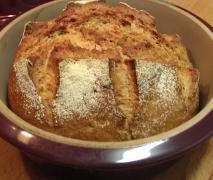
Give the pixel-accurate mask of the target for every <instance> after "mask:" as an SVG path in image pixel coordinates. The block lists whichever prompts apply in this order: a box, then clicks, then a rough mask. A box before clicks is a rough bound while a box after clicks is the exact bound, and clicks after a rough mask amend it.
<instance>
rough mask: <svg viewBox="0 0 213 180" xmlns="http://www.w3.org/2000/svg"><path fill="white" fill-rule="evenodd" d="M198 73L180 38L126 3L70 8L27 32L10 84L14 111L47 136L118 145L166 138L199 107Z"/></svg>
mask: <svg viewBox="0 0 213 180" xmlns="http://www.w3.org/2000/svg"><path fill="white" fill-rule="evenodd" d="M198 80H199V73H198V70H196V69H195V68H193V66H192V64H191V63H190V60H189V58H188V55H187V51H186V48H185V47H184V46H183V44H182V43H181V39H180V37H179V36H178V35H166V34H161V33H159V32H158V31H157V29H156V23H155V19H154V17H152V16H151V15H150V14H149V13H147V12H145V11H141V10H140V11H139V10H136V9H133V8H131V7H129V6H128V5H126V4H123V3H120V4H118V5H116V6H109V5H107V4H105V3H100V2H93V3H87V4H84V5H82V4H78V3H70V4H69V5H68V6H67V7H66V8H65V9H64V10H63V11H62V12H61V13H60V14H59V15H58V16H57V17H56V18H54V19H53V20H50V21H48V22H30V23H28V24H27V25H26V28H25V32H24V34H23V38H22V41H21V42H20V44H19V47H18V50H17V53H16V57H15V59H14V63H13V68H12V70H11V75H10V79H9V85H8V99H9V104H10V107H11V109H12V110H13V111H14V112H15V113H16V114H18V115H19V116H20V117H22V118H23V119H24V120H26V121H28V122H30V123H32V124H34V125H36V126H38V127H40V128H43V129H45V130H48V131H51V132H54V133H57V134H60V135H63V136H68V137H72V138H77V139H86V140H96V141H120V140H129V139H135V138H143V137H148V136H151V135H154V134H157V133H161V132H164V131H167V130H169V129H171V128H174V127H176V126H177V125H179V124H181V123H182V122H184V121H186V120H188V119H189V118H191V117H192V116H193V115H194V114H195V113H196V110H197V106H198Z"/></svg>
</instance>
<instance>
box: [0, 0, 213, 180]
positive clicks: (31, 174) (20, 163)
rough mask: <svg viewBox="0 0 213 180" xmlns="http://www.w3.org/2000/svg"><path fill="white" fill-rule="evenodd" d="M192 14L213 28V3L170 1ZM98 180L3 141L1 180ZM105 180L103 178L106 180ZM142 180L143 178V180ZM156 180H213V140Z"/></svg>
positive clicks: (212, 0)
mask: <svg viewBox="0 0 213 180" xmlns="http://www.w3.org/2000/svg"><path fill="white" fill-rule="evenodd" d="M168 1H169V2H171V3H174V4H177V5H179V6H181V7H184V8H185V9H188V10H190V11H192V12H193V13H194V14H196V15H198V16H200V17H201V18H202V19H204V20H205V21H207V22H208V23H209V24H211V25H212V26H213V0H202V1H201V0H168ZM79 176H81V177H83V178H85V179H95V176H96V175H94V174H91V178H90V177H88V174H86V175H85V176H84V175H82V174H81V173H80V172H77V171H71V170H60V169H59V170H58V169H57V168H55V169H51V168H49V167H43V166H40V165H37V164H35V163H34V162H31V161H30V160H29V159H27V158H26V157H25V156H23V155H22V154H21V152H20V151H19V150H18V149H16V148H15V147H13V146H12V145H10V144H8V143H7V142H5V141H4V140H2V139H0V180H34V179H35V180H37V179H38V180H46V179H51V180H52V179H57V180H58V179H72V178H75V179H78V178H77V177H79ZM102 179H103V178H102ZM140 179H141V178H140ZM146 179H152V180H167V179H172V180H213V138H211V139H209V140H208V141H206V142H203V143H202V144H200V145H199V146H197V147H196V148H194V149H192V150H191V151H189V152H187V153H186V154H185V155H184V157H182V158H181V159H180V160H178V161H177V162H176V163H174V164H173V165H171V166H170V167H169V168H168V169H166V170H164V171H162V172H160V173H159V174H157V175H155V176H154V177H152V178H146Z"/></svg>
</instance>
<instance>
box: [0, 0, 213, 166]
mask: <svg viewBox="0 0 213 180" xmlns="http://www.w3.org/2000/svg"><path fill="white" fill-rule="evenodd" d="M66 2H67V1H64V0H58V1H53V2H50V3H47V4H44V5H41V6H39V7H37V8H34V9H32V10H30V11H28V12H27V13H25V14H23V15H22V16H20V17H18V18H17V19H16V20H14V21H12V22H11V23H10V24H9V25H8V26H6V27H5V28H4V29H3V30H2V31H1V32H0V77H1V79H0V135H1V136H2V137H3V138H4V139H6V140H7V141H8V142H10V143H12V144H14V145H15V146H17V147H18V148H20V149H21V150H23V151H24V152H26V153H28V154H31V155H32V156H34V157H36V158H37V159H42V160H45V161H47V162H49V163H54V164H59V165H67V166H72V167H80V168H89V169H105V170H109V169H124V168H130V167H131V168H135V167H150V166H153V165H157V164H161V163H164V162H167V161H169V160H172V159H174V158H176V157H178V156H180V155H181V154H182V153H183V152H185V151H187V150H188V149H190V148H192V147H193V146H195V145H197V144H199V143H200V142H201V141H203V140H205V139H207V138H208V137H210V136H211V135H212V134H213V113H212V109H213V79H212V77H213V71H212V67H213V60H212V58H213V51H212V50H213V35H212V32H211V31H210V30H209V28H208V27H207V26H206V25H205V24H203V23H202V22H201V21H200V20H199V19H197V18H196V17H194V16H192V15H191V14H190V13H188V12H186V11H184V10H182V9H180V8H178V7H175V6H173V5H170V4H167V3H164V2H160V1H155V0H144V1H142V2H141V1H137V0H131V1H130V0H129V1H128V0H125V1H124V2H126V3H128V4H130V5H131V6H133V7H135V8H137V9H143V10H146V11H148V12H150V13H151V14H152V15H153V16H155V17H156V20H157V24H158V29H159V31H160V32H163V33H171V34H175V33H177V34H179V35H180V36H181V37H182V39H183V42H184V44H185V45H186V47H187V48H188V50H189V54H190V56H191V59H192V61H193V63H194V65H195V66H196V67H197V68H198V69H199V71H200V73H201V77H200V111H199V112H198V113H197V114H196V115H195V116H194V117H193V118H192V119H190V120H189V121H187V122H186V123H184V124H182V125H180V126H178V127H177V128H174V129H172V130H170V131H168V132H165V133H162V134H159V135H156V136H153V137H150V138H145V139H138V140H132V141H125V142H94V141H83V140H76V139H71V138H66V137H62V136H59V135H55V134H52V133H49V132H46V131H44V130H41V129H39V128H36V127H34V126H32V125H31V124H29V123H27V122H25V121H24V120H22V119H21V118H20V117H18V116H17V115H16V114H14V113H13V112H12V111H11V110H10V109H9V108H8V106H7V82H8V76H9V71H10V68H11V65H12V61H13V58H14V56H15V52H16V48H17V46H18V44H19V41H20V39H21V36H22V33H23V30H24V25H25V24H26V23H27V22H28V21H34V20H37V21H38V20H48V19H51V18H53V17H54V16H56V15H57V14H58V13H59V12H60V11H61V10H62V9H63V7H64V6H65V5H66ZM106 2H107V3H109V4H115V3H117V1H115V0H114V1H112V0H111V1H110V0H107V1H106Z"/></svg>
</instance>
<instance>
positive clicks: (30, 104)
mask: <svg viewBox="0 0 213 180" xmlns="http://www.w3.org/2000/svg"><path fill="white" fill-rule="evenodd" d="M29 64H31V61H30V60H29V59H24V60H21V61H19V62H17V63H16V64H14V66H13V67H14V71H15V73H16V79H17V86H18V87H19V88H20V91H21V93H22V96H25V97H26V98H25V100H26V102H25V104H23V106H24V108H25V110H26V111H25V112H26V113H28V112H29V109H35V116H36V118H37V119H38V120H40V121H41V119H42V118H43V117H44V106H43V105H42V99H41V97H40V96H39V95H38V94H37V92H36V88H35V86H34V84H33V81H32V80H31V78H30V76H29V73H28V65H29Z"/></svg>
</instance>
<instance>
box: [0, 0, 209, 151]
mask: <svg viewBox="0 0 213 180" xmlns="http://www.w3.org/2000/svg"><path fill="white" fill-rule="evenodd" d="M151 1H152V2H154V3H157V4H162V5H164V6H167V7H168V8H171V9H173V10H174V11H176V12H178V13H181V14H184V15H185V16H187V18H190V19H191V20H192V21H194V22H195V23H196V24H198V25H199V26H200V27H201V28H202V29H203V30H204V31H205V32H206V33H207V34H208V35H209V37H210V38H211V39H212V40H213V34H212V32H211V30H209V29H208V27H207V26H206V25H204V23H203V22H201V21H200V20H199V19H198V18H196V17H194V16H193V15H191V14H190V12H186V10H185V9H183V8H179V7H177V6H176V5H173V4H171V3H167V2H160V1H158V0H151ZM61 2H66V1H65V0H58V1H52V2H48V3H45V4H43V5H40V6H38V7H35V8H33V9H31V10H29V11H27V12H26V13H24V14H23V15H21V16H19V17H18V18H16V19H15V20H13V21H12V22H10V23H9V24H8V25H7V26H6V27H5V28H3V29H2V30H1V31H0V40H1V39H2V37H4V34H5V33H6V32H7V31H9V30H10V28H12V27H13V26H15V24H16V23H17V22H19V21H21V20H22V19H23V18H24V17H26V16H29V15H30V14H31V13H33V12H35V11H40V10H42V9H44V8H46V7H48V6H52V5H54V4H57V3H61ZM212 109H213V97H212V98H211V99H210V100H209V102H208V103H207V105H206V106H205V107H204V108H203V109H202V110H201V111H200V112H199V113H197V114H196V115H195V116H194V117H193V118H191V119H190V120H188V121H187V122H185V123H183V124H182V125H180V126H178V127H176V128H173V129H171V130H169V131H167V132H164V133H161V134H158V135H155V136H151V137H148V138H144V139H136V140H130V141H121V142H96V141H87V140H78V139H72V138H68V137H63V136H60V135H57V134H53V133H50V132H47V131H45V130H42V129H40V128H37V127H35V126H33V125H31V124H30V123H27V122H26V121H24V120H23V119H21V118H20V117H18V116H17V115H16V114H15V113H13V112H12V111H11V110H10V109H9V108H8V107H7V106H6V104H5V103H4V102H3V101H2V100H1V99H0V113H1V114H2V116H3V117H4V119H5V118H6V119H7V120H9V121H10V122H11V123H12V124H14V125H15V126H16V127H15V128H18V129H19V131H22V132H23V131H24V132H26V133H28V135H29V134H31V136H33V137H35V136H36V137H37V138H40V139H43V140H45V141H52V142H53V143H54V142H56V143H60V144H65V145H71V146H76V147H81V148H96V149H119V148H131V147H136V146H142V145H145V144H148V143H152V142H157V141H160V140H165V141H166V140H168V139H171V138H173V137H175V136H178V135H179V134H181V133H184V132H185V131H187V130H189V129H190V128H191V127H192V126H195V125H198V124H199V123H200V122H202V121H203V119H204V118H205V117H206V116H207V115H208V114H210V113H211V111H212ZM0 120H1V119H0ZM211 134H212V132H209V133H207V134H206V138H207V137H209V136H210V135H211ZM29 138H30V136H29ZM18 141H20V139H19V140H18ZM21 143H26V142H21Z"/></svg>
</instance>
